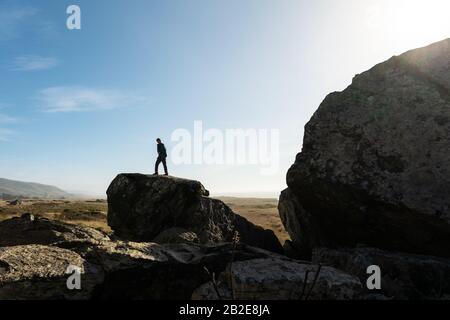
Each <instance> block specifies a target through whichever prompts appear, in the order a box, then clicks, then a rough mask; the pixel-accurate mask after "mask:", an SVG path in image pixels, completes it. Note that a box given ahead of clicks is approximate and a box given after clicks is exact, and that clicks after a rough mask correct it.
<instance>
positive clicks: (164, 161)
mask: <svg viewBox="0 0 450 320" xmlns="http://www.w3.org/2000/svg"><path fill="white" fill-rule="evenodd" d="M162 164H163V166H164V173H165V174H166V176H168V175H169V171H167V161H166V158H164V159H162Z"/></svg>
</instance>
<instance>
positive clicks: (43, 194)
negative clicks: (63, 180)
mask: <svg viewBox="0 0 450 320" xmlns="http://www.w3.org/2000/svg"><path fill="white" fill-rule="evenodd" d="M18 197H21V198H44V199H61V198H70V197H72V195H71V194H70V193H67V192H65V191H64V190H61V189H59V188H57V187H54V186H48V185H44V184H39V183H32V182H22V181H14V180H8V179H3V178H0V199H2V198H3V199H11V198H18Z"/></svg>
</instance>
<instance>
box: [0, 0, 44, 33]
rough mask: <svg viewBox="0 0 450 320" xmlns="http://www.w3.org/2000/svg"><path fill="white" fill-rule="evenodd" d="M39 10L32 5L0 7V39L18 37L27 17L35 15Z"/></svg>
mask: <svg viewBox="0 0 450 320" xmlns="http://www.w3.org/2000/svg"><path fill="white" fill-rule="evenodd" d="M36 14H37V10H36V9H34V8H30V7H23V8H12V9H8V8H5V7H4V6H1V7H0V40H9V39H13V38H17V37H18V36H19V34H20V27H21V25H22V24H23V23H25V22H26V21H27V19H29V18H31V17H33V16H35V15H36Z"/></svg>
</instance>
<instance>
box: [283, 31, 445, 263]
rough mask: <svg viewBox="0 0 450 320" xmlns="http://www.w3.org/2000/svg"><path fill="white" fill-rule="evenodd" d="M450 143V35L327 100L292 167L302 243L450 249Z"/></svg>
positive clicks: (289, 208) (292, 227) (293, 213)
mask: <svg viewBox="0 0 450 320" xmlns="http://www.w3.org/2000/svg"><path fill="white" fill-rule="evenodd" d="M449 145H450V39H447V40H445V41H442V42H438V43H435V44H432V45H430V46H428V47H425V48H421V49H417V50H412V51H410V52H407V53H405V54H403V55H400V56H396V57H393V58H391V59H390V60H388V61H387V62H384V63H382V64H379V65H377V66H375V67H374V68H372V69H371V70H369V71H367V72H365V73H363V74H360V75H357V76H356V77H355V78H354V79H353V82H352V84H351V85H350V86H349V87H348V88H347V89H345V90H344V91H343V92H336V93H332V94H330V95H329V96H327V97H326V99H325V100H324V101H323V103H322V104H321V105H320V107H319V109H318V110H317V112H316V113H315V114H314V116H313V117H312V119H311V121H310V122H309V123H308V124H307V125H306V128H305V137H304V144H303V150H302V152H301V153H300V154H299V155H298V156H297V158H296V161H295V164H294V165H293V166H292V167H291V168H290V170H289V172H288V174H287V184H288V187H289V188H288V189H287V190H285V191H284V192H283V193H282V195H281V198H280V204H279V211H280V216H281V218H282V220H283V222H284V225H285V227H286V229H287V230H288V232H289V234H290V236H291V238H292V240H293V241H294V244H295V246H296V247H297V248H298V249H299V250H300V251H301V252H303V253H304V254H308V253H309V254H310V253H311V250H312V249H313V248H315V247H320V246H326V247H336V246H349V247H355V246H356V245H358V244H365V245H368V246H374V247H378V248H382V249H387V250H395V251H404V252H410V253H418V254H426V255H435V256H443V257H450V198H449V197H448V194H449V192H450V152H448V150H449Z"/></svg>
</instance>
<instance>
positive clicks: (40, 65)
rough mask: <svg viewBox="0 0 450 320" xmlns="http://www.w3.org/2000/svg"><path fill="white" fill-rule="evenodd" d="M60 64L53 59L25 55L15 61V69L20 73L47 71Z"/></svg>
mask: <svg viewBox="0 0 450 320" xmlns="http://www.w3.org/2000/svg"><path fill="white" fill-rule="evenodd" d="M58 64H59V62H58V60H57V59H56V58H53V57H41V56H35V55H24V56H19V57H17V58H16V59H15V69H16V70H20V71H40V70H47V69H51V68H53V67H56V66H57V65H58Z"/></svg>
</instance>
